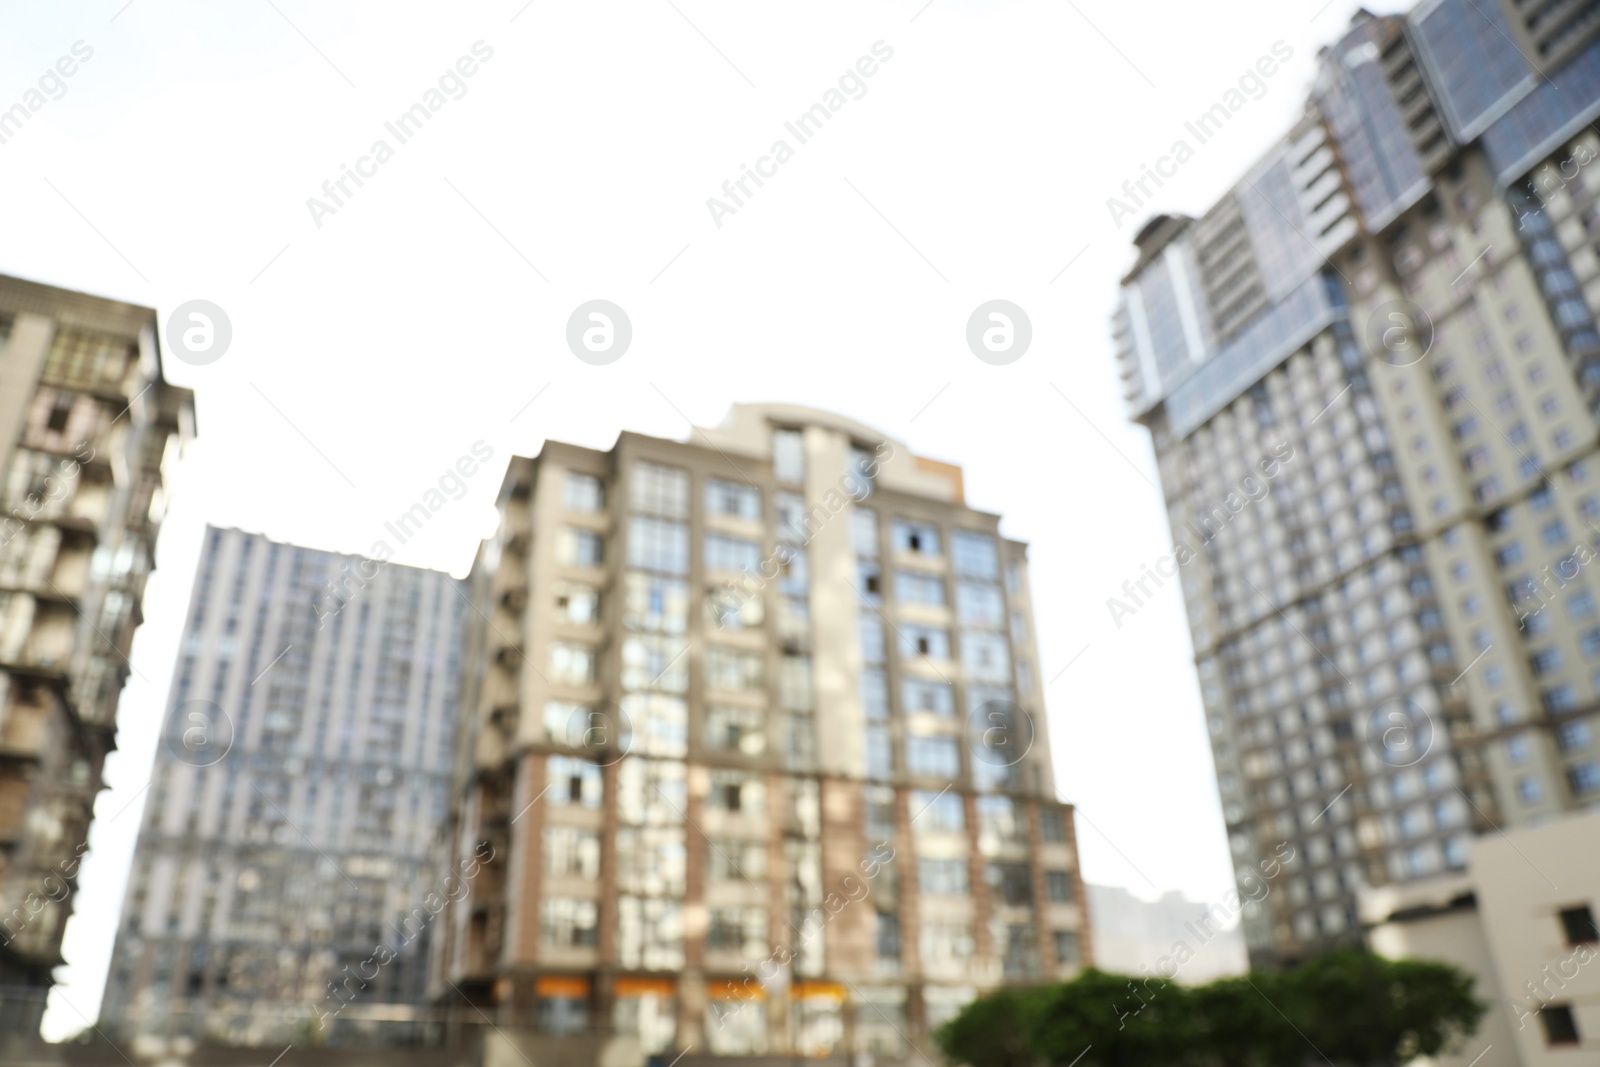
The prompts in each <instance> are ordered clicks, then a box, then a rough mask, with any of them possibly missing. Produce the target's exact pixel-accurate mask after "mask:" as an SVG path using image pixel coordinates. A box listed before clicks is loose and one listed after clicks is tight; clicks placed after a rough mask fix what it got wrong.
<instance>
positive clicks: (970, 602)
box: [956, 582, 1026, 630]
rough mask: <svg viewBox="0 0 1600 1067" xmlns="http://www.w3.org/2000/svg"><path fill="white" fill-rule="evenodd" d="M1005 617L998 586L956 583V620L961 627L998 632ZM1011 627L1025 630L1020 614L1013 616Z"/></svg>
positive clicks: (1003, 602)
mask: <svg viewBox="0 0 1600 1067" xmlns="http://www.w3.org/2000/svg"><path fill="white" fill-rule="evenodd" d="M1005 617H1006V607H1005V599H1004V598H1003V597H1002V596H1001V595H1000V587H999V586H998V585H996V584H994V583H993V582H957V583H956V618H957V620H959V621H960V623H961V625H963V626H978V627H982V628H984V629H990V630H998V629H1000V627H1001V626H1003V625H1004V624H1005ZM1013 625H1014V626H1016V627H1018V628H1021V629H1024V630H1025V629H1026V627H1025V625H1024V624H1023V622H1022V613H1021V612H1017V613H1016V614H1015V616H1014V618H1013Z"/></svg>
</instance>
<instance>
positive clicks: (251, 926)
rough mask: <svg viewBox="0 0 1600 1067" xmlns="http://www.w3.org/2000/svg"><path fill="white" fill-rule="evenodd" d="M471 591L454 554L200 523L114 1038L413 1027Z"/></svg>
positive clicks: (114, 984) (363, 1037) (130, 910)
mask: <svg viewBox="0 0 1600 1067" xmlns="http://www.w3.org/2000/svg"><path fill="white" fill-rule="evenodd" d="M466 609H467V601H466V598H465V596H464V595H463V592H462V590H461V589H460V588H459V583H457V582H456V581H455V579H453V578H451V577H450V576H449V575H448V574H443V573H440V572H438V571H426V570H418V569H416V568H413V567H401V566H397V565H394V564H387V563H382V562H379V561H378V560H373V559H361V558H359V557H354V556H342V555H337V554H334V553H331V552H319V551H316V550H314V549H309V548H299V547H296V546H294V545H286V544H279V543H277V542H275V541H269V540H268V539H267V538H265V537H262V536H259V535H257V534H248V533H243V532H241V531H238V530H221V529H214V528H212V529H208V530H207V533H206V542H205V548H204V551H203V552H202V555H201V559H200V568H199V573H198V574H197V575H196V578H195V583H194V592H193V594H192V596H191V598H190V604H189V615H188V619H187V622H186V623H185V626H184V635H183V645H182V647H181V648H180V650H179V652H178V661H177V664H176V668H175V670H174V673H173V681H172V690H171V695H170V698H169V701H168V710H167V718H166V727H165V729H164V730H163V732H162V737H161V743H160V747H159V748H158V749H157V754H156V764H155V768H154V771H153V772H152V774H151V784H150V792H149V797H148V799H147V800H146V802H145V809H144V823H143V826H142V827H141V828H140V832H139V841H138V846H137V849H136V851H135V853H134V857H133V867H132V871H131V872H130V874H129V878H128V889H127V895H126V897H125V898H124V902H123V908H122V919H121V922H120V924H119V926H118V930H117V940H116V948H115V950H114V952H113V953H112V957H111V970H110V974H109V975H108V977H107V981H106V995H105V1001H104V1003H103V1005H102V1007H101V1020H102V1028H103V1029H104V1030H105V1031H106V1032H107V1033H108V1034H110V1035H111V1036H112V1038H113V1039H114V1040H120V1039H121V1037H123V1036H135V1035H150V1036H153V1037H183V1038H191V1039H209V1040H215V1041H225V1042H229V1043H239V1044H266V1043H273V1044H278V1043H287V1042H288V1041H290V1040H301V1041H310V1042H316V1043H341V1042H348V1041H371V1040H382V1041H407V1040H418V1039H420V1036H421V1031H422V1029H423V1026H424V1016H425V1011H424V1010H423V1009H424V1007H425V999H424V998H425V992H426V988H425V987H426V978H427V966H428V965H427V960H428V946H429V944H430V942H431V940H432V939H433V938H434V937H435V936H436V926H437V924H436V922H435V921H434V919H433V916H434V914H436V913H437V912H438V910H439V908H437V907H434V906H433V903H432V902H433V901H435V900H437V899H438V895H439V894H442V893H447V892H453V891H455V890H453V889H452V888H451V886H450V885H447V884H446V880H447V879H448V878H449V877H450V871H449V870H447V869H446V867H445V864H444V859H443V854H444V850H443V848H442V847H441V846H442V843H443V838H442V835H441V833H440V828H441V827H442V826H443V825H444V821H445V816H446V812H447V810H448V802H449V783H450V774H451V757H450V752H451V742H452V738H453V737H454V734H455V709H456V699H457V692H458V689H459V684H460V680H459V661H458V656H459V652H460V643H461V631H462V618H463V615H464V614H465V612H466Z"/></svg>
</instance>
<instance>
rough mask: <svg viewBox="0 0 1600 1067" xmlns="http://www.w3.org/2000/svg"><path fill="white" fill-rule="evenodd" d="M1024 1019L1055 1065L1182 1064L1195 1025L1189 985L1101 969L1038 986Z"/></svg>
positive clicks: (1043, 1055) (1035, 1045) (1038, 1049)
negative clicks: (1181, 1052)
mask: <svg viewBox="0 0 1600 1067" xmlns="http://www.w3.org/2000/svg"><path fill="white" fill-rule="evenodd" d="M1023 1019H1024V1032H1025V1033H1026V1035H1027V1039H1028V1044H1029V1046H1030V1047H1031V1048H1032V1049H1033V1051H1034V1052H1035V1053H1036V1054H1037V1055H1038V1057H1039V1058H1040V1059H1041V1060H1043V1061H1044V1062H1045V1063H1047V1064H1051V1065H1053V1067H1067V1065H1068V1064H1070V1063H1073V1062H1074V1061H1077V1063H1078V1067H1089V1065H1094V1067H1143V1065H1146V1064H1155V1063H1161V1064H1167V1063H1177V1062H1178V1061H1177V1060H1173V1059H1171V1058H1170V1057H1171V1056H1172V1054H1173V1051H1174V1050H1176V1049H1182V1048H1184V1047H1185V1045H1186V1043H1187V1042H1188V1040H1189V1039H1190V1038H1191V1037H1192V1036H1193V1034H1192V1032H1193V1030H1194V1018H1193V1013H1192V1011H1191V1007H1190V998H1189V991H1188V990H1187V989H1185V988H1184V987H1183V986H1180V985H1179V984H1178V983H1176V982H1169V981H1166V980H1165V979H1162V978H1150V979H1145V978H1132V977H1129V976H1128V975H1119V974H1107V973H1106V972H1104V971H1096V970H1088V971H1084V972H1083V973H1082V974H1080V975H1078V976H1077V977H1076V978H1074V979H1073V980H1072V981H1070V982H1064V983H1060V984H1057V985H1049V986H1043V987H1041V988H1040V989H1037V990H1035V991H1033V992H1032V993H1031V994H1030V995H1029V996H1028V997H1027V998H1026V1000H1025V1001H1024V1011H1023ZM1085 1049H1087V1050H1088V1052H1087V1054H1085V1051H1084V1050H1085ZM1079 1057H1082V1059H1081V1060H1080V1059H1079ZM974 1067H976V1065H974Z"/></svg>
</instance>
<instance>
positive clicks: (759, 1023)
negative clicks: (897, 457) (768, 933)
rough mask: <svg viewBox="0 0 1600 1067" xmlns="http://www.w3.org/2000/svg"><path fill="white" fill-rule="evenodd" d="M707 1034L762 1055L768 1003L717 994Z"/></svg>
mask: <svg viewBox="0 0 1600 1067" xmlns="http://www.w3.org/2000/svg"><path fill="white" fill-rule="evenodd" d="M779 432H780V433H785V432H788V431H779ZM774 436H776V435H774ZM795 436H796V437H798V436H799V434H796V435H795ZM728 984H729V985H734V984H735V983H731V982H730V983H728ZM705 1035H706V1047H707V1048H708V1049H709V1050H710V1052H711V1054H712V1055H714V1056H760V1055H762V1054H764V1053H765V1052H766V1051H767V1006H766V1005H765V1004H764V1003H762V1002H761V1001H759V1000H756V999H755V993H751V992H743V993H735V994H724V995H718V996H714V997H713V998H712V999H711V1000H709V1001H708V1002H707V1003H706V1024H705Z"/></svg>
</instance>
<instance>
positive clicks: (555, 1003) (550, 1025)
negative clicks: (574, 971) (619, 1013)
mask: <svg viewBox="0 0 1600 1067" xmlns="http://www.w3.org/2000/svg"><path fill="white" fill-rule="evenodd" d="M581 981H582V979H579V982H580V983H581ZM537 1004H538V1012H539V1032H540V1033H545V1034H557V1035H568V1034H581V1033H583V1032H584V1031H585V1030H587V1029H588V1028H589V999H588V997H587V996H546V995H544V994H540V995H539V997H538V1001H537Z"/></svg>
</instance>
